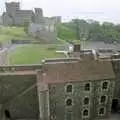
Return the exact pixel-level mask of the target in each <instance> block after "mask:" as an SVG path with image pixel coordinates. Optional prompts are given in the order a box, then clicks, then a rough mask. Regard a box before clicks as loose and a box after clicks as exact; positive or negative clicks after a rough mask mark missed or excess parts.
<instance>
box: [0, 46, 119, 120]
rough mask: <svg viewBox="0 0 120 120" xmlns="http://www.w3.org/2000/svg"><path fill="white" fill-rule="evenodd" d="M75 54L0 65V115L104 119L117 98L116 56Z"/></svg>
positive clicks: (29, 118) (18, 119)
mask: <svg viewBox="0 0 120 120" xmlns="http://www.w3.org/2000/svg"><path fill="white" fill-rule="evenodd" d="M78 48H79V47H78ZM74 49H75V48H74ZM76 49H77V48H76ZM79 53H80V56H79V57H78V56H77V57H73V56H71V57H70V58H64V59H61V58H57V59H48V60H45V61H43V62H42V63H41V64H40V65H24V66H19V65H17V66H0V96H1V97H0V119H1V120H5V118H11V119H13V120H23V119H24V120H61V119H62V120H101V119H102V120H104V119H106V118H109V117H110V115H111V112H112V110H116V107H117V105H118V103H119V101H120V92H119V91H120V87H119V86H120V85H119V84H120V82H119V78H120V74H119V71H120V59H119V58H120V55H119V54H113V55H110V56H109V57H108V56H107V57H106V58H104V59H103V58H100V56H99V54H100V53H99V52H98V51H96V54H95V53H94V52H93V51H82V52H81V51H79ZM71 54H72V53H71ZM73 54H74V51H73Z"/></svg>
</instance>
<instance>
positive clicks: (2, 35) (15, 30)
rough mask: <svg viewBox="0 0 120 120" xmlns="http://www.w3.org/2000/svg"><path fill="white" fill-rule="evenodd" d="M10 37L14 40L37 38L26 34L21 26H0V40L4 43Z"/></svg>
mask: <svg viewBox="0 0 120 120" xmlns="http://www.w3.org/2000/svg"><path fill="white" fill-rule="evenodd" d="M11 39H16V40H19V39H20V40H25V39H27V40H38V39H35V38H33V37H31V36H28V35H27V34H26V33H25V32H24V28H23V27H0V42H2V43H6V42H8V41H10V40H11Z"/></svg>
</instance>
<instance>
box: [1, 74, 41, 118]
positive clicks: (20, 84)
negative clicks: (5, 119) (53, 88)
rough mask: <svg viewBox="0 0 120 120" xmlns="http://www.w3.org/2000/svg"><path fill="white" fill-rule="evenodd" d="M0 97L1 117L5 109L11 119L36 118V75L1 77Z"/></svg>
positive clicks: (37, 112)
mask: <svg viewBox="0 0 120 120" xmlns="http://www.w3.org/2000/svg"><path fill="white" fill-rule="evenodd" d="M0 96H1V97H0V104H2V115H3V116H4V110H6V109H7V110H9V112H10V114H11V117H12V118H13V119H16V118H19V119H22V118H24V119H29V118H30V119H37V118H38V116H39V108H38V96H37V88H36V75H24V76H23V75H6V76H2V75H1V76H0Z"/></svg>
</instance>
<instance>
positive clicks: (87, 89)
mask: <svg viewBox="0 0 120 120" xmlns="http://www.w3.org/2000/svg"><path fill="white" fill-rule="evenodd" d="M84 89H85V91H90V84H89V83H87V84H85V86H84Z"/></svg>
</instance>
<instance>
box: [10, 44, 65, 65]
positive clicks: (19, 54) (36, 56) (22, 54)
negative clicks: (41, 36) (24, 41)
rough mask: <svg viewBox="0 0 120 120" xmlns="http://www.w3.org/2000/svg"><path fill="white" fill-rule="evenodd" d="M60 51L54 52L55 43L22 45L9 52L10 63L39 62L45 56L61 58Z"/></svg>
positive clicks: (62, 55)
mask: <svg viewBox="0 0 120 120" xmlns="http://www.w3.org/2000/svg"><path fill="white" fill-rule="evenodd" d="M63 57H65V56H64V54H62V53H56V46H55V45H24V46H22V47H18V48H16V49H15V51H12V52H11V53H10V61H11V62H12V64H14V65H15V64H39V63H40V62H41V60H43V59H45V58H63Z"/></svg>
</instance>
